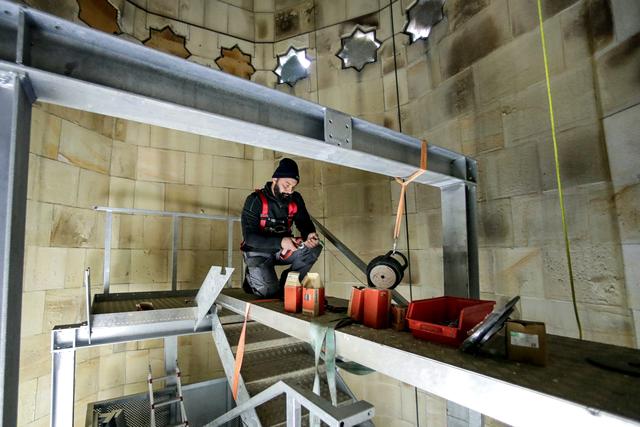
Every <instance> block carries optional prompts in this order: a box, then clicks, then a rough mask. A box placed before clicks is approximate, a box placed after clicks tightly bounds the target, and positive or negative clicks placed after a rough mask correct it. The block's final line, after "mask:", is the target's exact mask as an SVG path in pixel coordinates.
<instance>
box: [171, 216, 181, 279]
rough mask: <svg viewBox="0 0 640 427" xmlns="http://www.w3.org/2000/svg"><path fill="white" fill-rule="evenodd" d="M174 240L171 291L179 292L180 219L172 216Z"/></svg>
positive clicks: (172, 241)
mask: <svg viewBox="0 0 640 427" xmlns="http://www.w3.org/2000/svg"><path fill="white" fill-rule="evenodd" d="M172 218H173V219H172V221H171V223H172V226H173V231H172V236H171V237H172V238H171V290H172V291H176V290H178V238H179V237H180V231H179V228H180V218H179V217H178V216H176V215H173V216H172Z"/></svg>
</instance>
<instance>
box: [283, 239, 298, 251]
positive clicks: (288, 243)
mask: <svg viewBox="0 0 640 427" xmlns="http://www.w3.org/2000/svg"><path fill="white" fill-rule="evenodd" d="M280 246H281V247H282V253H286V252H287V251H291V252H295V251H297V250H298V245H297V244H296V241H295V240H294V239H293V237H283V238H282V240H281V241H280Z"/></svg>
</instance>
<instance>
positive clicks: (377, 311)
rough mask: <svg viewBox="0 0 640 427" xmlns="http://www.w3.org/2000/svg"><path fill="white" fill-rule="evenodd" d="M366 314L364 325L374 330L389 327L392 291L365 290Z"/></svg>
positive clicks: (363, 320)
mask: <svg viewBox="0 0 640 427" xmlns="http://www.w3.org/2000/svg"><path fill="white" fill-rule="evenodd" d="M363 299H364V314H363V317H362V323H363V324H364V325H365V326H368V327H370V328H374V329H384V328H388V327H389V309H390V307H391V291H390V290H388V289H373V288H367V289H365V290H364V298H363Z"/></svg>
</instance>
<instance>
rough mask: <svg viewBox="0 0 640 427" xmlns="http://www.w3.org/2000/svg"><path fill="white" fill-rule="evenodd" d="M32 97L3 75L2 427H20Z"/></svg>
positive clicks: (25, 84)
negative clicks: (21, 339)
mask: <svg viewBox="0 0 640 427" xmlns="http://www.w3.org/2000/svg"><path fill="white" fill-rule="evenodd" d="M32 103H33V95H32V91H31V87H30V83H29V81H28V79H27V78H26V77H25V76H24V75H20V74H18V73H14V72H8V71H2V70H0V422H1V423H2V425H4V426H11V425H15V423H16V418H17V403H18V392H17V390H18V368H19V360H20V315H21V307H22V269H23V260H24V230H25V216H26V204H27V175H28V167H29V129H30V123H31V104H32Z"/></svg>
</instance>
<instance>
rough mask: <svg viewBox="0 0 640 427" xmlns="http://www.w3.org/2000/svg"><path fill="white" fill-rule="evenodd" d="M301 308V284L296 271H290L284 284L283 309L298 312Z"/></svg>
mask: <svg viewBox="0 0 640 427" xmlns="http://www.w3.org/2000/svg"><path fill="white" fill-rule="evenodd" d="M300 310H302V284H301V283H300V280H299V279H298V273H295V272H291V273H289V274H288V275H287V281H286V282H285V285H284V311H287V312H289V313H300Z"/></svg>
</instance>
